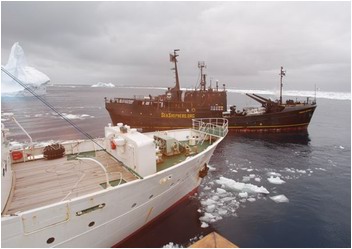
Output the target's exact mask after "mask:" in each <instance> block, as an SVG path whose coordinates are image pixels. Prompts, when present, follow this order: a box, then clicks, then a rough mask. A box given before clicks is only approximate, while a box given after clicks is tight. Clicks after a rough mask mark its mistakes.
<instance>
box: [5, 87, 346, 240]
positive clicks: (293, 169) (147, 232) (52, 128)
mask: <svg viewBox="0 0 352 249" xmlns="http://www.w3.org/2000/svg"><path fill="white" fill-rule="evenodd" d="M161 92H163V90H161V89H142V88H114V89H108V88H91V87H88V86H75V87H74V86H53V87H49V88H48V94H47V95H46V96H45V97H44V98H45V99H46V100H47V101H48V102H50V103H51V104H52V105H53V106H54V107H55V108H56V109H57V110H59V111H60V112H61V113H64V115H66V117H67V118H69V119H70V120H71V121H72V122H74V123H75V124H76V125H77V126H79V127H80V128H81V129H82V130H84V131H85V132H87V133H89V134H90V135H91V136H93V137H101V136H103V127H104V126H105V125H106V124H107V123H109V122H110V120H109V115H108V113H107V111H106V110H105V108H104V97H131V96H133V95H148V94H149V93H151V94H152V95H156V94H160V93H161ZM267 97H269V96H267ZM228 102H229V104H236V105H238V106H241V105H242V106H245V105H247V104H253V102H249V100H248V98H246V97H245V96H244V95H243V94H239V93H234V92H230V93H229V96H228ZM317 102H318V107H317V109H316V112H315V114H314V116H313V119H312V121H311V124H310V126H309V130H308V134H284V135H278V134H267V135H263V134H259V135H258V134H257V135H254V134H243V135H240V134H236V133H233V132H230V133H229V134H228V136H227V137H226V138H225V140H224V141H223V142H222V143H221V144H220V145H219V146H218V148H217V149H216V151H215V153H214V155H213V157H212V159H211V162H210V165H211V166H212V168H211V170H210V171H209V174H208V176H207V177H206V178H205V179H204V181H203V183H202V185H201V186H200V188H199V189H198V193H197V194H196V195H194V196H191V197H190V198H188V199H187V200H185V201H184V202H182V203H180V204H179V205H178V206H177V207H176V208H174V209H172V210H170V211H169V212H168V213H166V214H165V215H164V216H162V217H161V218H160V219H158V220H157V221H155V222H154V223H152V224H151V225H149V226H148V227H147V228H146V229H143V230H142V231H140V232H139V233H137V234H135V235H134V236H133V237H132V238H130V239H129V240H127V241H125V242H124V243H123V244H122V245H121V246H122V247H163V246H166V247H172V246H173V247H187V246H188V245H189V244H190V243H191V242H193V241H196V240H198V239H199V238H201V237H202V236H205V235H207V234H208V233H210V232H212V231H216V232H218V233H220V234H221V235H222V236H224V237H226V238H227V239H229V240H230V241H232V242H233V243H235V244H237V245H238V246H240V247H351V100H350V98H349V99H347V100H341V99H334V98H329V99H328V98H318V99H317ZM8 113H13V114H14V116H15V117H16V119H17V120H18V121H19V122H20V123H21V124H22V126H23V127H24V128H25V129H26V130H27V131H28V133H29V134H30V135H31V136H32V138H33V140H34V141H37V142H39V141H48V140H54V141H57V140H65V139H73V138H84V137H83V135H81V134H79V133H77V132H76V131H75V129H73V128H72V127H69V126H68V125H67V123H66V122H65V121H63V120H62V119H61V118H60V117H58V116H57V115H56V114H55V113H54V112H53V111H52V110H50V109H48V108H47V107H46V106H45V105H43V104H42V103H41V102H40V101H38V100H37V99H36V98H34V97H22V98H18V97H17V98H10V97H2V99H1V119H2V122H3V123H4V124H5V125H6V127H8V128H10V131H11V136H10V139H11V140H13V141H19V142H22V141H28V138H27V137H26V136H25V135H23V132H22V131H21V130H20V129H19V128H18V127H17V126H16V125H15V124H14V123H13V121H11V120H10V118H9V115H8ZM221 179H226V180H228V181H236V182H237V183H245V184H247V185H246V186H247V188H250V189H252V188H253V186H254V185H255V186H258V187H261V186H263V187H264V188H265V189H266V190H268V191H269V194H258V193H252V192H250V191H247V192H241V191H233V190H230V189H229V188H227V187H226V186H224V185H223V184H222V183H221ZM268 179H270V180H268ZM272 179H276V180H278V179H279V180H281V181H279V182H280V183H281V184H274V183H273V181H272ZM282 181H284V182H282ZM274 182H275V181H274ZM276 183H278V181H276ZM249 184H252V185H249ZM246 193H247V194H246ZM275 196H278V197H281V199H280V200H282V201H286V202H275V201H274V200H272V199H271V198H270V197H275ZM97 239H99V238H97Z"/></svg>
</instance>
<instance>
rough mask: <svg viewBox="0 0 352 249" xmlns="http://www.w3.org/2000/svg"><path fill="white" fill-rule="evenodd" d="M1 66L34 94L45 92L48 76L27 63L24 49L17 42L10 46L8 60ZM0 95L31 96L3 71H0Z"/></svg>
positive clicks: (48, 80)
mask: <svg viewBox="0 0 352 249" xmlns="http://www.w3.org/2000/svg"><path fill="white" fill-rule="evenodd" d="M3 67H4V69H5V70H6V71H8V72H9V73H10V74H12V75H13V76H15V77H16V78H17V79H19V80H20V81H21V82H22V83H24V84H25V85H26V86H27V87H29V88H30V89H31V90H32V91H34V92H35V93H36V94H38V95H44V94H46V85H47V84H48V83H49V82H50V79H49V77H48V76H47V75H45V74H44V73H42V72H40V71H38V70H37V69H35V68H33V67H29V66H28V65H27V61H26V57H25V54H24V51H23V49H22V47H21V46H20V45H19V43H18V42H16V43H15V44H14V45H13V46H12V48H11V53H10V56H9V60H8V62H7V64H6V65H5V66H3ZM1 95H2V96H31V94H30V93H29V92H28V91H27V90H25V89H24V88H23V87H22V86H21V85H20V84H18V83H17V82H16V81H14V80H13V79H12V78H11V77H10V76H8V75H7V74H6V73H4V72H3V71H1Z"/></svg>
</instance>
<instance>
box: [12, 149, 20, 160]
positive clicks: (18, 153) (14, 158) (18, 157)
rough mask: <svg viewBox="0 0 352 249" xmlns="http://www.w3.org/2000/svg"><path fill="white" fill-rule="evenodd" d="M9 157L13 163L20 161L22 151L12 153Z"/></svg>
mask: <svg viewBox="0 0 352 249" xmlns="http://www.w3.org/2000/svg"><path fill="white" fill-rule="evenodd" d="M11 157H12V160H14V161H16V160H20V159H22V158H23V153H22V151H12V152H11Z"/></svg>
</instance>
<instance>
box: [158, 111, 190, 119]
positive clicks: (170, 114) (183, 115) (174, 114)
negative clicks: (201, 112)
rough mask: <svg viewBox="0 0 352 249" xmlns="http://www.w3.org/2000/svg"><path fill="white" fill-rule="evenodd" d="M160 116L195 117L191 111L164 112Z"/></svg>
mask: <svg viewBox="0 0 352 249" xmlns="http://www.w3.org/2000/svg"><path fill="white" fill-rule="evenodd" d="M160 117H161V118H195V114H192V113H164V112H162V113H161V114H160Z"/></svg>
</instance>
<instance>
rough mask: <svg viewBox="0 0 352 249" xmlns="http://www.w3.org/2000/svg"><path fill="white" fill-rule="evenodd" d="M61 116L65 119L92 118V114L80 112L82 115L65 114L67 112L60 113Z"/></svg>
mask: <svg viewBox="0 0 352 249" xmlns="http://www.w3.org/2000/svg"><path fill="white" fill-rule="evenodd" d="M62 114H63V116H64V117H65V118H67V119H85V118H94V116H90V115H88V114H82V115H79V114H78V115H75V114H67V113H62Z"/></svg>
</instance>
